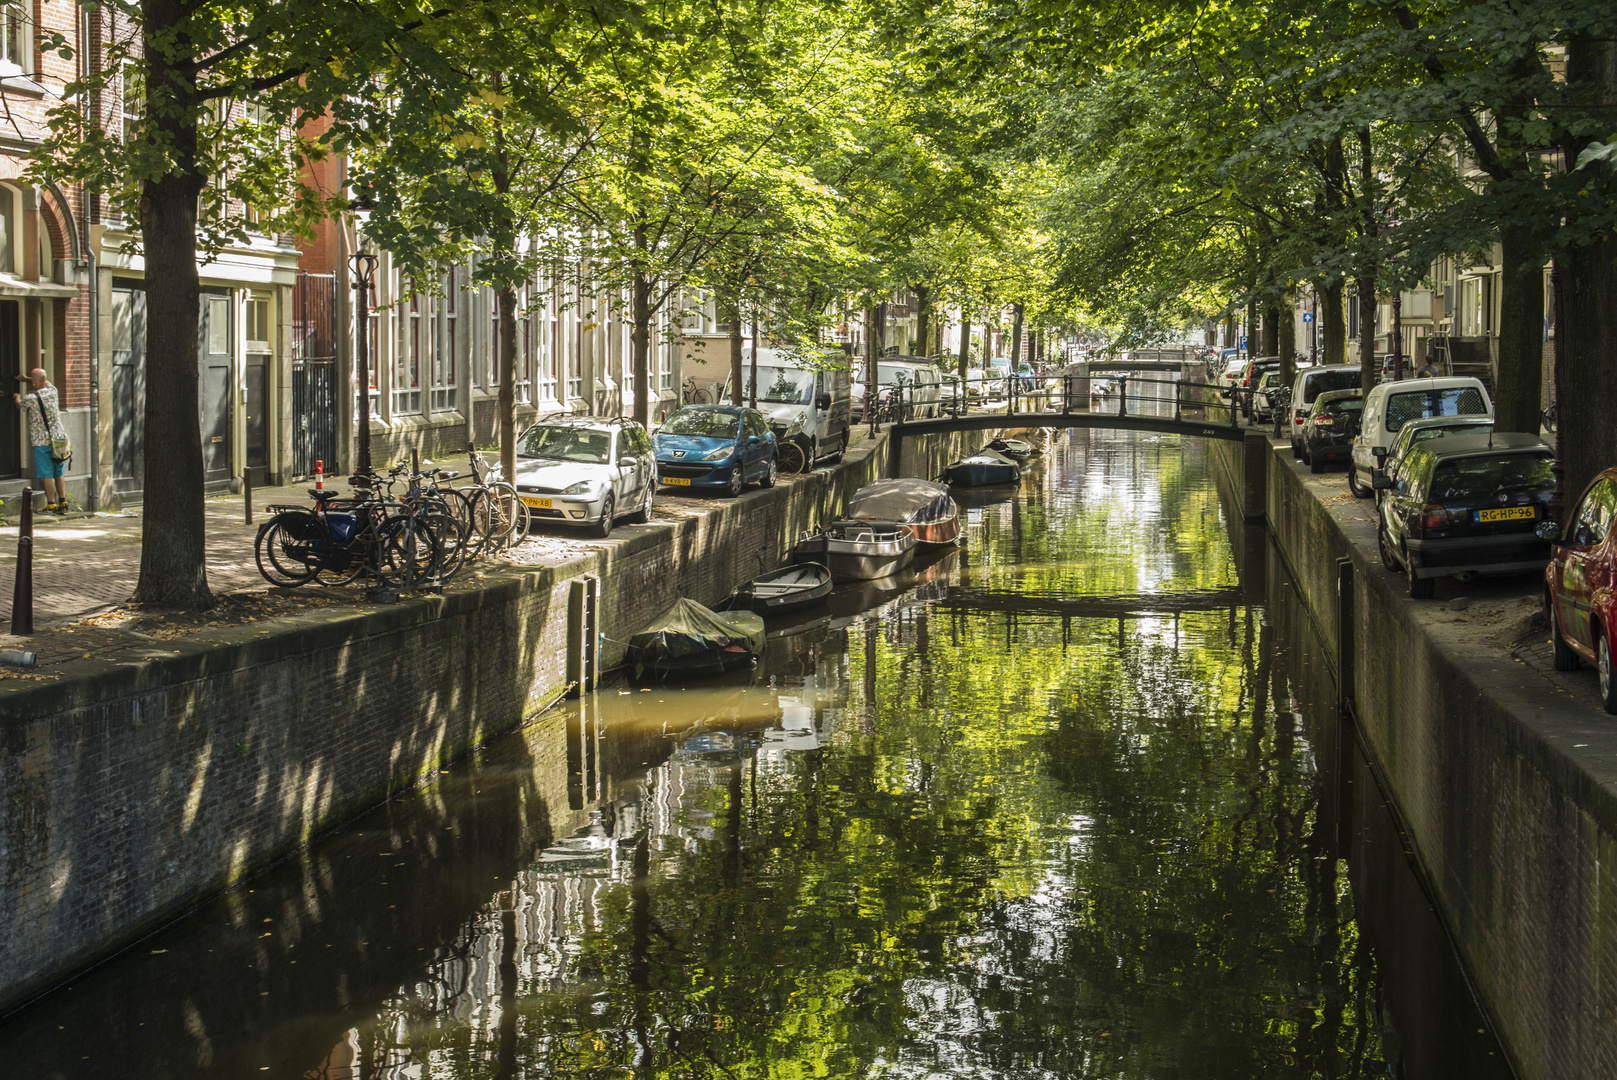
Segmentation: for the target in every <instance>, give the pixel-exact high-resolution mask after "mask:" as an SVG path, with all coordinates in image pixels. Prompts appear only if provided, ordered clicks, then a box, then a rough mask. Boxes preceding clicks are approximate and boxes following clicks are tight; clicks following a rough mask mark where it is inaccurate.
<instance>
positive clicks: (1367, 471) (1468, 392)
mask: <svg viewBox="0 0 1617 1080" xmlns="http://www.w3.org/2000/svg"><path fill="white" fill-rule="evenodd" d="M1492 415H1493V400H1492V399H1491V398H1489V397H1488V388H1487V387H1485V386H1483V385H1482V382H1481V381H1480V380H1478V379H1472V378H1469V377H1466V376H1449V377H1447V378H1441V379H1401V380H1399V381H1397V382H1384V383H1377V384H1376V385H1375V386H1374V387H1373V388H1371V390H1370V392H1369V393H1368V394H1366V395H1365V396H1364V413H1363V415H1362V418H1361V419H1360V421H1359V434H1358V435H1356V436H1355V437H1354V439H1353V456H1352V458H1350V459H1349V460H1348V490H1350V491H1352V492H1353V494H1355V495H1357V496H1358V497H1359V498H1361V499H1367V498H1369V497H1370V496H1371V495H1372V494H1373V493H1374V489H1373V488H1371V486H1370V477H1371V476H1372V475H1373V473H1374V470H1375V468H1376V466H1377V465H1378V464H1380V460H1381V457H1382V456H1383V455H1385V454H1386V453H1387V452H1388V451H1389V450H1391V449H1392V443H1393V440H1394V439H1396V438H1397V437H1398V432H1399V430H1400V429H1402V428H1403V426H1404V425H1405V424H1406V423H1408V422H1409V421H1411V420H1417V419H1424V418H1426V417H1429V416H1492ZM1377 451H1380V452H1379V453H1377ZM1361 477H1362V478H1363V479H1362V481H1361V479H1360V478H1361Z"/></svg>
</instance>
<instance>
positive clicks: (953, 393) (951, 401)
mask: <svg viewBox="0 0 1617 1080" xmlns="http://www.w3.org/2000/svg"><path fill="white" fill-rule="evenodd" d="M938 400H939V404H940V406H941V407H942V409H943V411H944V412H945V413H946V414H948V415H949V416H961V415H963V414H964V413H965V411H966V408H967V402H966V384H965V383H964V382H962V381H961V379H960V376H958V375H945V376H943V386H942V389H941V393H940V395H939V399H938Z"/></svg>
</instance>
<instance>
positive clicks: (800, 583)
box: [725, 562, 831, 615]
mask: <svg viewBox="0 0 1617 1080" xmlns="http://www.w3.org/2000/svg"><path fill="white" fill-rule="evenodd" d="M829 595H831V571H830V569H829V568H828V567H826V566H824V565H822V564H821V563H817V562H805V563H798V564H797V565H796V566H784V567H781V568H780V569H779V570H771V571H770V572H769V573H767V574H763V575H760V576H759V577H755V578H753V579H752V580H751V581H745V582H742V583H741V584H740V585H738V586H737V587H736V590H735V591H734V592H732V593H731V594H730V599H729V602H728V603H726V604H725V610H727V611H755V612H757V613H758V614H759V615H780V614H782V613H784V612H788V611H798V610H801V609H802V608H806V607H812V606H813V605H815V604H818V603H820V602H821V601H823V600H824V599H825V598H826V597H827V596H829Z"/></svg>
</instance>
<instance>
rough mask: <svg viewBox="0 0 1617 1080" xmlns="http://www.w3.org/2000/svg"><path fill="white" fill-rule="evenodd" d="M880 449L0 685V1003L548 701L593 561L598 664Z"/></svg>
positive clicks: (874, 467)
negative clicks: (594, 540) (702, 502)
mask: <svg viewBox="0 0 1617 1080" xmlns="http://www.w3.org/2000/svg"><path fill="white" fill-rule="evenodd" d="M983 437H984V436H983V434H982V433H972V434H968V435H952V436H950V435H940V436H931V437H927V438H924V439H910V440H906V446H905V453H904V464H905V466H906V471H907V472H909V473H910V474H912V475H921V476H935V475H937V473H938V472H939V471H940V470H941V468H942V466H943V465H944V464H946V463H947V462H949V461H951V460H953V459H955V458H957V457H959V456H960V455H961V453H962V452H963V451H964V450H965V449H966V448H967V445H968V443H969V445H970V446H972V447H975V445H977V443H978V442H980V441H981V440H982V438H983ZM886 460H887V453H886V439H885V437H883V438H878V439H875V440H870V441H867V442H865V443H862V444H860V445H859V446H856V447H855V448H853V449H852V450H850V451H849V453H848V454H847V456H846V459H845V460H844V461H843V462H842V463H841V464H840V465H838V466H837V467H836V468H833V469H826V470H821V471H819V472H815V473H811V474H809V475H808V476H805V477H801V478H794V479H793V480H792V481H790V482H789V483H783V484H781V485H779V486H777V487H776V488H774V489H772V490H769V491H752V492H749V493H748V494H747V495H745V496H743V497H742V498H740V499H737V500H733V501H731V500H714V503H713V505H712V507H711V508H710V509H709V512H707V513H704V514H702V515H699V516H695V517H691V518H684V519H681V520H678V521H674V522H659V523H657V524H655V525H653V526H650V527H641V528H625V529H624V530H623V531H622V532H621V533H620V534H618V538H615V539H614V540H613V542H611V543H609V544H605V545H602V546H600V547H598V548H595V549H593V550H591V551H590V552H589V553H588V554H587V555H584V556H581V557H579V558H577V559H574V560H573V561H571V562H568V563H566V564H565V565H562V566H559V567H554V568H541V569H533V570H526V571H524V570H518V569H512V570H508V571H501V572H499V573H497V574H493V575H491V576H490V577H489V578H488V579H486V581H485V583H484V584H482V585H481V586H480V587H478V588H476V589H466V590H458V591H454V592H451V593H449V594H447V595H443V596H422V597H414V598H411V599H408V600H406V601H405V602H403V603H401V604H398V605H396V606H391V607H385V608H379V609H374V610H370V611H355V610H352V609H349V610H340V611H331V612H325V613H320V614H314V615H309V616H303V617H300V618H299V619H298V620H296V622H295V624H293V625H285V624H283V625H281V626H278V627H277V628H276V629H275V631H274V632H270V633H267V634H266V633H264V632H263V631H264V626H263V625H262V624H254V625H249V626H248V627H245V628H233V629H230V630H219V631H210V632H209V633H207V634H205V635H199V636H198V638H196V639H194V640H186V641H181V642H175V643H172V648H169V647H165V648H163V649H161V650H154V653H153V655H151V656H149V657H146V658H143V659H139V660H133V661H130V662H126V663H122V664H103V665H99V667H100V668H101V670H97V671H95V672H92V673H89V674H86V675H84V676H83V677H77V678H69V679H64V680H62V681H60V682H56V683H49V684H23V685H22V686H21V687H19V688H18V689H11V688H10V687H8V688H7V690H6V692H5V694H4V696H3V697H0V793H4V796H5V797H4V798H3V799H0V1009H3V1008H5V1007H6V1006H7V1005H8V1004H15V1003H17V1002H18V1001H20V1000H23V999H25V998H26V997H28V996H29V995H31V994H33V993H35V992H37V991H39V990H40V989H42V988H44V987H47V986H49V985H51V984H52V983H53V982H55V981H58V980H59V979H61V978H62V977H63V976H65V975H67V974H69V973H71V972H73V971H75V970H77V969H78V968H81V967H82V966H84V965H85V964H87V963H89V962H91V961H93V960H95V959H97V958H99V957H101V956H104V955H106V954H107V953H108V952H109V951H111V950H114V949H116V948H118V947H120V946H122V945H125V944H127V943H129V942H131V941H133V940H136V939H138V938H139V937H140V936H142V935H143V934H145V933H147V932H149V931H150V930H151V929H153V928H155V927H157V926H159V925H162V924H163V923H164V922H167V921H168V920H170V919H172V918H174V917H176V916H177V915H178V914H180V913H182V912H183V911H185V910H186V909H187V908H188V907H190V906H191V905H194V904H196V903H198V902H200V901H202V900H204V899H206V898H208V897H210V896H213V895H215V894H217V893H218V892H219V891H221V890H223V889H226V888H228V887H230V886H231V885H232V884H234V883H235V882H237V881H239V880H241V879H242V878H243V877H244V876H246V875H248V874H250V873H251V872H252V871H254V870H256V869H258V868H260V867H262V866H264V865H266V864H267V863H269V862H272V861H274V860H275V859H277V858H280V857H281V856H283V855H285V854H286V853H287V852H289V851H291V850H293V849H295V848H296V847H298V846H299V845H301V844H304V843H306V842H307V841H308V840H309V839H310V838H311V837H312V836H313V835H315V834H316V833H318V832H321V831H323V830H326V829H329V828H331V827H332V826H334V825H336V824H338V823H340V822H342V821H343V820H345V819H347V818H349V817H351V816H353V815H354V814H356V813H359V812H361V811H363V810H365V809H367V808H369V807H372V806H375V805H376V804H377V803H379V802H381V801H382V800H384V799H386V798H387V797H389V796H390V795H392V794H394V793H396V792H399V791H401V790H405V789H407V788H410V787H412V786H414V785H416V784H418V783H419V782H421V780H422V779H423V778H425V777H428V776H431V775H433V774H434V773H435V772H436V770H437V769H439V768H440V767H441V766H442V765H443V764H444V763H446V762H448V761H450V760H452V759H454V758H455V757H457V756H458V755H460V754H462V753H464V752H465V751H467V750H468V749H470V748H471V747H473V746H476V745H478V744H479V743H482V742H484V741H486V740H487V739H489V738H490V737H492V736H494V735H497V734H499V733H501V732H504V731H509V730H511V729H513V728H515V727H517V726H519V725H520V724H521V723H522V722H523V720H524V719H525V718H528V717H531V716H533V715H534V714H535V713H538V712H540V711H542V710H543V709H545V708H546V707H547V706H548V705H549V704H550V703H552V702H553V701H555V700H556V698H557V697H559V696H560V695H561V694H563V693H564V692H565V691H566V690H567V688H568V685H569V678H570V672H572V673H576V670H577V668H576V664H577V662H578V656H579V642H580V641H581V639H582V637H583V634H582V628H581V626H580V619H579V616H578V607H579V605H578V602H577V601H578V596H577V590H579V589H580V582H583V581H586V580H588V579H590V578H593V579H595V581H597V582H598V583H599V585H598V588H599V590H600V593H599V595H600V602H599V611H600V617H599V624H598V627H599V632H600V633H601V634H602V635H604V637H605V639H606V640H605V641H604V643H603V647H602V664H603V666H604V667H611V666H613V665H615V664H616V663H618V662H619V660H620V659H621V657H622V653H623V646H622V645H621V644H619V643H620V642H623V641H626V640H627V639H628V637H629V636H630V635H631V634H632V633H634V632H635V631H636V630H638V629H639V628H640V627H641V626H643V625H645V623H646V622H647V621H648V620H649V619H650V618H651V617H652V616H653V615H655V614H656V613H657V612H658V611H660V610H662V609H663V608H664V607H666V606H667V605H668V604H669V603H671V602H672V601H673V600H674V599H675V598H676V597H678V596H688V597H691V598H693V599H696V600H699V601H702V602H706V603H712V602H714V601H717V600H718V599H720V598H722V597H723V596H725V595H726V594H727V593H728V592H729V591H730V590H731V589H732V588H734V587H735V586H736V585H737V584H738V583H740V582H741V581H744V580H746V579H747V578H750V577H753V576H755V575H756V574H757V573H758V571H759V569H760V567H771V566H774V565H776V564H777V563H778V562H779V561H780V560H781V559H782V558H783V557H784V556H785V554H786V552H787V550H788V548H789V547H790V545H791V543H792V541H793V540H795V539H796V537H797V536H798V535H799V534H800V533H801V532H802V531H803V530H805V529H808V528H810V527H811V526H813V525H814V524H815V523H816V522H819V521H821V520H825V519H828V518H829V517H831V516H832V514H833V513H834V512H835V511H837V510H839V509H840V508H841V507H842V506H843V505H844V503H845V501H846V498H847V496H848V495H849V494H851V493H852V492H853V491H854V490H856V489H857V488H859V487H860V486H862V485H864V484H866V483H869V482H870V481H871V480H873V479H876V478H878V476H879V475H881V470H882V468H883V463H884V462H885V461H886ZM570 609H571V610H570ZM570 643H571V644H570ZM13 685H16V684H13Z"/></svg>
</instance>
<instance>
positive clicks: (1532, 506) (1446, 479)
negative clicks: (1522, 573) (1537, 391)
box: [1372, 434, 1555, 600]
mask: <svg viewBox="0 0 1617 1080" xmlns="http://www.w3.org/2000/svg"><path fill="white" fill-rule="evenodd" d="M1554 460H1555V452H1554V451H1553V450H1551V449H1550V448H1549V447H1548V446H1546V445H1545V444H1544V443H1543V442H1542V441H1540V440H1539V439H1538V438H1537V437H1535V436H1532V435H1516V434H1490V435H1451V436H1448V437H1446V438H1441V439H1431V440H1429V441H1427V442H1423V443H1420V444H1418V445H1416V446H1415V447H1414V448H1412V449H1411V450H1410V451H1409V453H1408V455H1407V456H1405V458H1404V463H1403V465H1402V466H1401V467H1400V468H1399V470H1398V478H1397V479H1396V480H1391V479H1389V478H1388V477H1386V476H1385V475H1379V476H1375V477H1374V478H1373V479H1372V483H1374V484H1375V486H1376V487H1378V488H1381V489H1384V490H1386V492H1387V494H1386V497H1384V498H1383V499H1382V500H1381V508H1380V521H1379V522H1378V523H1377V526H1376V539H1377V541H1378V542H1379V544H1380V547H1381V563H1382V565H1383V566H1385V567H1386V568H1387V569H1388V570H1402V571H1403V572H1404V573H1405V574H1406V575H1407V576H1408V578H1409V595H1410V596H1413V597H1414V598H1415V599H1417V600H1425V599H1428V598H1430V597H1431V595H1432V590H1433V587H1434V585H1435V581H1434V580H1433V579H1435V578H1440V577H1444V576H1446V575H1448V574H1465V573H1496V572H1505V571H1510V570H1542V569H1543V567H1544V564H1545V563H1547V562H1548V561H1549V558H1550V544H1549V541H1547V540H1541V539H1540V538H1539V537H1538V536H1537V535H1536V534H1535V533H1534V531H1533V530H1534V529H1535V527H1536V526H1537V525H1538V523H1539V522H1540V521H1541V520H1543V518H1544V509H1545V506H1546V505H1547V504H1548V503H1549V501H1550V493H1551V492H1552V491H1553V490H1554V489H1555V478H1554V476H1552V475H1551V473H1550V465H1551V463H1552V462H1553V461H1554Z"/></svg>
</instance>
